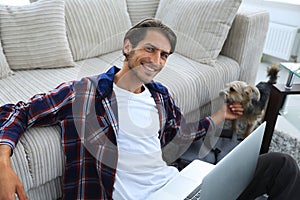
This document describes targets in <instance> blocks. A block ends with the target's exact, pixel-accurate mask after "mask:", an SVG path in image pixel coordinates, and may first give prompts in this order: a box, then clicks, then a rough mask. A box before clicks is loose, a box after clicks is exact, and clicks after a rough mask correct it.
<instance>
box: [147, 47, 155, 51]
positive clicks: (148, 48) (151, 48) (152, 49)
mask: <svg viewBox="0 0 300 200" xmlns="http://www.w3.org/2000/svg"><path fill="white" fill-rule="evenodd" d="M146 50H147V51H149V52H153V51H154V48H153V47H150V46H147V47H146Z"/></svg>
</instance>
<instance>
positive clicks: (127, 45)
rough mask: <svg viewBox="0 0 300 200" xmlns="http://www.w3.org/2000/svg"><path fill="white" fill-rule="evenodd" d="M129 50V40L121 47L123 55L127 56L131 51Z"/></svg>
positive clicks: (130, 46)
mask: <svg viewBox="0 0 300 200" xmlns="http://www.w3.org/2000/svg"><path fill="white" fill-rule="evenodd" d="M131 48H132V45H131V43H130V41H129V39H126V40H125V41H124V45H123V54H124V55H128V54H129V52H130V51H131Z"/></svg>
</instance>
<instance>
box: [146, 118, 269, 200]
mask: <svg viewBox="0 0 300 200" xmlns="http://www.w3.org/2000/svg"><path fill="white" fill-rule="evenodd" d="M265 127H266V122H264V123H262V124H261V125H260V126H259V127H258V128H256V129H255V130H254V131H253V132H252V133H251V134H250V135H249V136H248V137H247V138H246V139H244V140H243V141H242V142H241V143H240V144H239V145H237V146H236V147H235V148H234V149H233V150H232V151H231V152H229V153H228V154H227V155H226V156H225V157H224V158H223V159H222V160H221V161H220V162H218V163H217V165H213V164H210V163H207V162H204V161H201V160H194V161H192V162H191V163H190V164H189V165H188V166H186V167H185V168H184V169H183V170H181V171H180V172H179V173H178V174H177V176H176V177H174V179H172V180H171V181H169V182H168V183H167V184H166V185H165V186H164V187H162V188H161V189H160V190H158V191H157V192H155V193H153V194H152V195H151V196H150V197H149V198H148V200H157V199H164V200H183V199H200V200H215V199H222V200H233V199H237V197H238V196H239V195H240V194H241V193H242V191H243V190H244V189H245V188H246V187H247V185H248V184H249V183H250V181H251V180H252V178H253V175H254V172H255V169H256V164H257V159H258V156H259V151H260V147H261V143H262V139H263V134H264V130H265Z"/></svg>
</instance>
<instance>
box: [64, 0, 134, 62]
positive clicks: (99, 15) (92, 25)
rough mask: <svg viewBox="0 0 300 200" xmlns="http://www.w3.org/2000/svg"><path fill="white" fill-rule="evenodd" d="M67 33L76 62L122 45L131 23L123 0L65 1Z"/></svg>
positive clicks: (120, 47)
mask: <svg viewBox="0 0 300 200" xmlns="http://www.w3.org/2000/svg"><path fill="white" fill-rule="evenodd" d="M65 3H66V23H67V35H68V40H69V43H70V48H71V51H72V54H73V57H74V60H75V61H78V60H82V59H86V58H90V57H95V56H100V55H102V54H105V53H109V52H113V51H116V50H119V49H122V47H123V38H124V35H125V33H126V31H127V30H128V29H129V28H130V26H131V22H130V18H129V15H128V12H127V6H126V1H125V0H114V1H112V0H85V1H83V0H65Z"/></svg>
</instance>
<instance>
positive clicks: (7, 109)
mask: <svg viewBox="0 0 300 200" xmlns="http://www.w3.org/2000/svg"><path fill="white" fill-rule="evenodd" d="M118 71H119V69H118V68H117V67H112V68H110V69H109V70H108V71H107V72H106V73H103V74H100V75H99V76H93V77H87V78H83V79H82V80H80V81H73V82H69V83H63V84H61V85H60V86H58V87H57V88H56V89H54V90H52V91H50V92H48V93H45V94H39V95H35V96H34V97H32V98H31V99H30V101H29V102H28V103H24V102H19V103H17V104H15V105H13V104H6V105H4V106H2V107H0V144H7V145H10V146H11V148H12V149H14V148H15V145H16V144H17V142H18V140H19V139H20V137H21V136H22V135H23V133H24V132H25V131H26V129H27V128H29V127H31V126H41V125H54V124H59V125H60V126H61V138H62V145H63V148H64V153H65V155H66V164H65V172H64V182H63V198H64V199H112V193H113V186H114V181H115V173H116V165H117V158H118V151H117V143H116V134H118V113H117V101H116V98H115V94H114V92H113V90H112V88H113V81H114V75H115V73H117V72H118ZM146 86H147V87H148V88H149V90H150V92H151V94H152V97H153V98H154V100H155V103H156V105H157V109H158V113H159V120H160V131H159V139H160V142H161V147H162V152H163V154H162V155H163V159H164V160H165V161H166V162H167V163H168V164H172V162H174V161H175V160H176V159H177V158H178V157H179V156H180V155H181V154H182V153H183V152H184V151H185V150H186V149H187V148H188V146H189V145H190V144H191V142H192V141H193V140H195V139H199V138H200V137H202V136H203V135H205V134H206V133H207V131H208V128H209V126H210V124H212V121H211V119H210V118H209V117H207V118H204V119H201V120H200V121H199V122H196V123H189V124H186V123H185V121H184V119H183V118H182V115H181V112H180V110H179V108H178V107H176V105H175V104H174V102H173V100H172V98H171V97H170V94H169V92H168V90H167V89H166V88H165V87H164V86H162V85H161V84H159V83H157V82H151V83H149V84H146ZM212 127H213V126H212Z"/></svg>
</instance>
